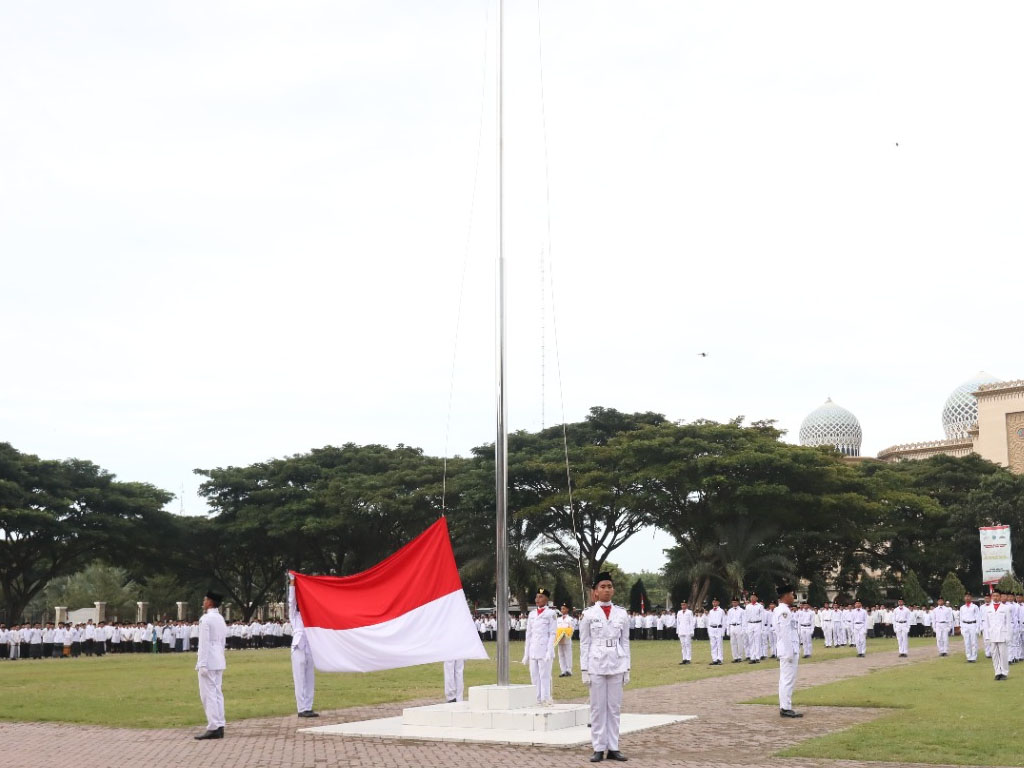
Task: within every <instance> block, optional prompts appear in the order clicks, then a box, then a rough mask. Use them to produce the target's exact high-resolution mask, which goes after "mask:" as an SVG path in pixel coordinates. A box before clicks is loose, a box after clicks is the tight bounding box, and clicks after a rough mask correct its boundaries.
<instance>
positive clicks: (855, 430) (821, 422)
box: [800, 397, 863, 456]
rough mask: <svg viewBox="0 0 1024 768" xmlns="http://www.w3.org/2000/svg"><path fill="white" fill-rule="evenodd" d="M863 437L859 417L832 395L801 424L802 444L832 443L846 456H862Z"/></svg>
mask: <svg viewBox="0 0 1024 768" xmlns="http://www.w3.org/2000/svg"><path fill="white" fill-rule="evenodd" d="M862 438H863V435H862V434H861V431H860V422H859V421H857V417H856V416H854V415H853V414H852V413H850V412H849V411H848V410H846V409H845V408H843V407H841V406H838V405H836V404H835V403H833V402H832V398H831V397H830V398H829V399H828V400H826V401H825V403H824V404H823V405H821V406H820V407H818V408H816V409H815V410H813V411H811V412H810V413H809V414H807V418H806V419H804V422H803V424H801V425H800V445H812V446H813V445H831V446H832V447H833V448H835V449H836V450H837V451H839V452H840V453H841V454H843V455H844V456H860V443H861V440H862Z"/></svg>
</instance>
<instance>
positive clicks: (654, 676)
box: [0, 640, 891, 728]
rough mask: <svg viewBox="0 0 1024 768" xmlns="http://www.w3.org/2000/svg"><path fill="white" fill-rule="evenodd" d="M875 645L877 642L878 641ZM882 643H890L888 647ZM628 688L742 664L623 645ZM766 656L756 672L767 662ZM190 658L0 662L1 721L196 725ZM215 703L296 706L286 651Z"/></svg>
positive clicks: (243, 659) (359, 691)
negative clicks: (685, 660) (627, 654)
mask: <svg viewBox="0 0 1024 768" xmlns="http://www.w3.org/2000/svg"><path fill="white" fill-rule="evenodd" d="M879 642H882V641H879ZM890 645H891V643H890ZM486 648H487V652H488V653H489V654H490V655H491V657H492V659H491V660H490V661H470V662H467V663H466V685H467V687H468V686H472V685H486V684H490V683H494V682H495V680H496V672H495V662H494V660H493V656H494V653H495V650H494V644H493V643H488V644H487V645H486ZM815 651H816V653H815V656H814V657H813V660H814V661H822V660H824V659H830V658H837V657H840V656H850V655H853V650H852V649H846V648H844V649H841V650H837V649H832V650H829V651H827V652H826V651H824V650H823V649H821V648H820V646H819V647H818V648H816V649H815ZM573 652H574V656H575V657H576V659H575V661H574V664H575V667H574V675H573V677H571V678H559V677H558V663H557V662H555V664H554V673H553V676H554V695H555V698H556V699H560V700H565V699H572V698H580V697H584V696H586V689H585V688H584V687H583V684H582V683H581V682H580V680H579V670H578V666H579V645H578V644H577V643H574V644H573ZM632 652H633V669H632V682H631V683H630V687H647V686H653V685H665V684H669V683H679V682H684V681H687V680H698V679H700V678H704V677H712V676H719V675H729V674H736V673H738V672H747V671H749V670H750V669H752V667H750V666H749V665H747V664H730V663H729V651H728V648H726V663H725V664H724V665H723V666H721V667H710V666H708V662H709V661H710V660H711V657H710V649H709V646H708V643H707V642H695V643H694V653H693V658H694V663H693V664H691V665H688V666H679V658H680V656H679V643H678V642H677V641H671V640H666V641H642V642H641V641H638V642H634V643H633V644H632ZM522 653H523V645H522V643H512V647H511V659H512V662H513V663H512V664H511V665H510V667H511V669H510V673H511V674H510V677H511V682H513V683H528V682H529V671H528V670H527V668H526V667H525V666H523V665H522V664H519V663H518V661H519V659H521V658H522ZM776 664H777V662H775V661H773V660H767V661H766V662H765V663H763V664H761V665H760V666H759V667H756V668H757V669H765V668H766V667H772V666H775V665H776ZM194 666H195V656H194V655H192V654H167V655H162V654H161V655H156V656H154V655H150V654H144V655H142V654H140V655H134V654H126V655H119V656H109V655H108V656H105V657H103V658H86V657H81V658H78V659H44V660H39V661H26V660H22V661H16V662H10V661H4V662H0V690H3V692H4V695H3V696H2V697H0V720H21V721H61V722H71V723H92V724H96V725H116V726H126V727H131V728H172V727H180V726H188V725H198V724H201V723H202V722H203V721H204V720H203V712H202V708H201V707H200V705H199V694H198V684H197V682H196V673H195V672H194V671H193V667H194ZM442 686H443V674H442V671H441V665H440V664H426V665H423V666H419V667H407V668H405V669H396V670H391V671H388V672H373V673H369V674H336V673H317V676H316V689H317V690H316V706H317V708H318V709H325V710H327V709H341V708H344V707H353V706H360V705H366V704H380V703H384V702H395V701H407V700H409V699H423V698H433V699H437V700H438V701H440V700H441V698H442V692H443V691H442ZM224 699H225V704H226V710H227V716H228V719H229V720H241V719H244V718H249V717H264V716H268V715H286V714H289V713H292V712H294V711H295V698H294V695H293V692H292V673H291V662H290V660H289V655H288V651H287V650H284V649H280V650H263V651H229V652H228V669H227V671H226V672H225V674H224Z"/></svg>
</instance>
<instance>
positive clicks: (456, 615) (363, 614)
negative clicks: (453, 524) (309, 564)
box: [292, 517, 487, 672]
mask: <svg viewBox="0 0 1024 768" xmlns="http://www.w3.org/2000/svg"><path fill="white" fill-rule="evenodd" d="M292 575H293V576H294V577H295V597H296V599H297V601H298V604H299V613H300V614H301V615H302V623H303V624H304V625H305V635H306V638H307V640H308V641H309V647H310V650H312V652H313V664H314V665H315V666H316V668H317V669H319V670H320V671H322V672H372V671H374V670H378V669H394V668H396V667H409V666H412V665H414V664H427V663H429V662H433V661H449V660H452V659H486V658H487V652H486V651H485V650H484V646H483V643H481V642H480V634H479V633H478V632H477V629H476V625H475V624H474V623H473V617H472V616H471V615H470V613H469V606H468V605H466V595H465V593H464V592H463V591H462V581H461V580H460V579H459V571H458V568H456V567H455V555H454V554H453V553H452V545H451V541H450V540H449V538H448V523H447V521H446V520H445V518H443V517H442V518H441V519H439V520H438V521H437V522H436V523H434V524H433V525H432V526H430V527H429V528H428V529H427V530H426V531H424V532H423V533H422V534H420V535H419V536H417V537H416V538H415V539H413V540H412V541H410V542H409V543H408V544H406V545H405V546H404V547H402V548H401V549H400V550H398V551H397V552H395V554H393V555H391V557H389V558H387V559H386V560H382V561H381V562H379V563H377V565H375V566H373V567H372V568H370V569H369V570H366V571H363V572H362V573H357V574H355V575H353V576H344V577H340V578H339V577H337V576H305V575H303V574H301V573H295V572H294V571H293V572H292Z"/></svg>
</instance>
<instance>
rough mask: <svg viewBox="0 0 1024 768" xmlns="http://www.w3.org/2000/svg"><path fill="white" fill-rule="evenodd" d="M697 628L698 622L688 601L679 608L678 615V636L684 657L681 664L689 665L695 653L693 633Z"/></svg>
mask: <svg viewBox="0 0 1024 768" xmlns="http://www.w3.org/2000/svg"><path fill="white" fill-rule="evenodd" d="M696 628H697V620H696V619H695V618H694V617H693V611H691V610H690V606H689V605H687V603H686V601H685V600H683V602H682V603H681V604H680V606H679V613H677V614H676V634H677V635H678V636H679V648H680V651H681V652H682V655H683V660H682V661H680V662H679V663H680V664H689V663H690V660H691V654H692V652H693V631H694V630H695V629H696Z"/></svg>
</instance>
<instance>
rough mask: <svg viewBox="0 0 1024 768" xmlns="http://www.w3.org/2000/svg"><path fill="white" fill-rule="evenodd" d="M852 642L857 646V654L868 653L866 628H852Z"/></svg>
mask: <svg viewBox="0 0 1024 768" xmlns="http://www.w3.org/2000/svg"><path fill="white" fill-rule="evenodd" d="M853 641H854V643H855V644H856V646H857V653H867V652H868V628H867V627H864V626H861V627H854V628H853Z"/></svg>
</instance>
